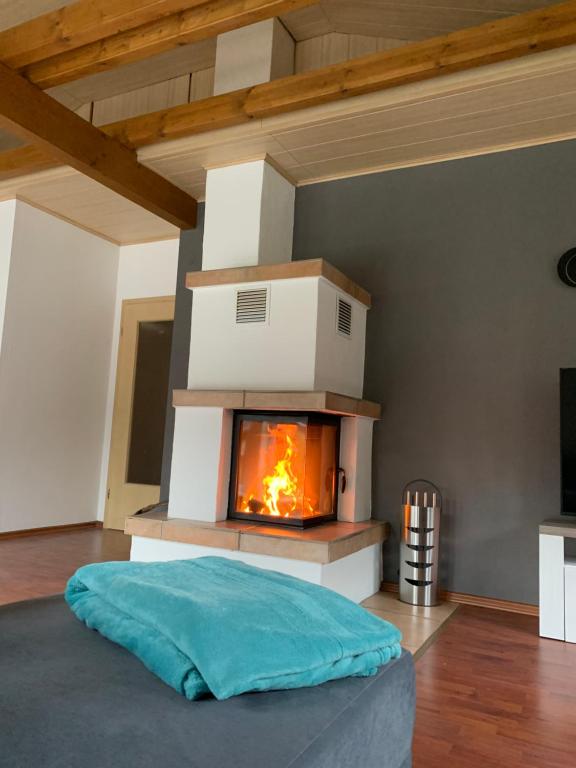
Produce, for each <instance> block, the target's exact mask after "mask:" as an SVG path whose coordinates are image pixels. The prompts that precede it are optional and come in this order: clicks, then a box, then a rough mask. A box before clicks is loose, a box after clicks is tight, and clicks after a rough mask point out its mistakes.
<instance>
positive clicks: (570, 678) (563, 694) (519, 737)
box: [0, 530, 576, 768]
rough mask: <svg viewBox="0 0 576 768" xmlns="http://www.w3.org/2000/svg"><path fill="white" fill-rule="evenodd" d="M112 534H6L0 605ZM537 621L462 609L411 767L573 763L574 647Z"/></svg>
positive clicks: (116, 537)
mask: <svg viewBox="0 0 576 768" xmlns="http://www.w3.org/2000/svg"><path fill="white" fill-rule="evenodd" d="M128 547H129V542H128V539H127V537H125V536H124V535H123V534H122V533H118V532H115V531H99V530H87V531H78V532H74V533H61V534H50V535H44V536H33V537H26V538H21V539H12V540H5V541H1V540H0V603H8V602H13V601H16V600H26V599H29V598H32V597H41V596H43V595H48V594H54V593H56V592H61V591H62V590H63V588H64V585H65V583H66V580H67V579H68V577H69V576H70V575H71V573H72V572H73V571H74V569H75V568H77V567H78V566H80V565H83V564H85V563H89V562H95V561H103V560H123V559H126V558H127V557H128ZM537 627H538V622H537V619H534V618H531V617H527V616H519V615H517V614H509V613H503V612H499V611H489V610H486V609H484V608H469V607H466V606H464V607H461V608H460V609H459V610H458V612H457V613H456V614H455V615H454V616H453V617H452V618H451V620H450V622H449V623H448V624H447V626H446V629H445V630H444V631H443V632H442V633H441V634H440V635H439V636H438V637H437V639H436V640H435V641H434V642H433V643H432V645H431V646H429V647H428V649H427V650H426V651H425V653H424V654H423V655H422V656H421V657H420V658H419V659H418V661H417V662H416V672H417V685H418V706H417V715H416V733H415V738H414V768H448V766H449V768H497V767H498V768H576V645H568V644H565V643H560V642H557V641H554V640H542V639H540V638H539V637H538V634H537Z"/></svg>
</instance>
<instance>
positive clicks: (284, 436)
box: [262, 424, 298, 517]
mask: <svg viewBox="0 0 576 768" xmlns="http://www.w3.org/2000/svg"><path fill="white" fill-rule="evenodd" d="M296 429H297V427H296V425H295V424H278V426H276V427H274V428H269V430H268V431H269V434H271V435H272V436H273V437H274V438H275V439H276V440H280V441H281V440H284V442H285V443H286V448H285V450H284V456H283V457H282V458H281V459H280V460H279V461H278V463H277V464H276V466H275V467H274V472H273V473H272V474H271V475H266V477H265V478H264V479H263V480H262V485H263V486H264V489H265V492H264V504H265V505H266V508H267V509H268V513H269V514H270V515H273V516H274V517H281V515H282V513H281V512H280V509H279V508H278V504H279V502H280V501H282V502H283V506H289V507H290V508H289V510H288V511H287V512H285V513H284V517H290V512H293V511H294V510H295V509H296V492H297V491H298V478H297V477H296V475H295V474H294V470H293V468H292V459H293V457H294V440H293V438H292V436H291V434H290V433H291V432H292V433H293V434H295V432H296Z"/></svg>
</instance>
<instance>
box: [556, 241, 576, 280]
mask: <svg viewBox="0 0 576 768" xmlns="http://www.w3.org/2000/svg"><path fill="white" fill-rule="evenodd" d="M558 277H559V278H560V280H562V282H563V283H566V285H569V286H570V287H571V288H576V248H570V250H569V251H566V253H564V254H563V255H562V256H561V257H560V260H559V261H558Z"/></svg>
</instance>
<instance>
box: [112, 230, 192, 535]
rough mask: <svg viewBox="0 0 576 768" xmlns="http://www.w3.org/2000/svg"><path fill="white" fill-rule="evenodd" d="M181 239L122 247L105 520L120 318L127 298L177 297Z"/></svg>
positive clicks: (118, 284)
mask: <svg viewBox="0 0 576 768" xmlns="http://www.w3.org/2000/svg"><path fill="white" fill-rule="evenodd" d="M178 246H179V241H178V240H163V241H159V242H156V243H146V244H143V245H126V246H123V247H122V248H120V258H119V263H118V282H117V286H116V297H115V308H114V323H113V335H112V351H111V357H110V360H111V364H110V368H109V373H108V394H107V404H106V417H105V423H104V440H103V449H102V466H101V475H100V488H99V493H98V519H99V520H103V519H104V507H105V505H106V490H107V480H108V459H109V455H110V437H111V433H112V414H113V410H114V389H115V386H116V363H117V358H118V341H119V338H120V318H121V314H122V302H123V301H124V299H144V298H148V297H152V296H173V295H174V294H175V293H176V278H177V271H178Z"/></svg>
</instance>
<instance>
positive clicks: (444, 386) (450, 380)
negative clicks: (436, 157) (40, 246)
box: [183, 142, 576, 602]
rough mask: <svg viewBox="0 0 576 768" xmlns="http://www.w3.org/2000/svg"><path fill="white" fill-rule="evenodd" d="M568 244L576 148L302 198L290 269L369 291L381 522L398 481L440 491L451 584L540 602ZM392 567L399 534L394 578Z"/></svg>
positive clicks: (471, 162)
mask: <svg viewBox="0 0 576 768" xmlns="http://www.w3.org/2000/svg"><path fill="white" fill-rule="evenodd" d="M187 237H188V236H185V238H184V239H183V244H184V245H186V242H187ZM198 242H199V241H198V240H197V239H195V240H194V242H193V247H194V249H195V252H196V251H197V249H198V247H199V246H198ZM573 246H576V143H575V142H564V143H559V144H554V145H548V146H544V147H539V148H533V149H526V150H520V151H516V152H508V153H501V154H495V155H490V156H485V157H479V158H472V159H467V160H460V161H453V162H449V163H442V164H437V165H429V166H423V167H420V168H411V169H406V170H399V171H394V172H389V173H384V174H374V175H369V176H363V177H357V178H354V179H349V180H343V181H336V182H330V183H325V184H318V185H314V186H308V187H303V188H300V189H299V190H298V192H297V196H296V226H295V235H294V258H296V259H309V258H316V257H323V258H326V259H327V260H329V261H330V262H332V263H333V264H334V265H336V266H337V267H339V268H340V269H342V270H343V271H344V272H346V274H348V275H349V276H350V277H352V278H353V279H355V280H356V281H357V282H358V283H360V285H362V286H364V287H365V288H367V289H368V290H370V291H371V293H372V297H373V308H372V310H371V311H370V312H369V320H368V340H367V364H366V385H365V396H366V397H368V398H370V399H373V400H377V401H379V402H382V403H383V405H384V415H383V418H382V421H381V422H380V423H379V424H378V425H377V427H376V432H375V444H374V514H375V516H377V517H379V518H381V519H385V520H390V521H391V522H392V523H393V526H394V528H395V530H396V531H397V527H398V521H399V504H400V493H401V489H402V486H403V485H404V484H405V483H406V482H407V481H409V480H411V479H413V478H416V477H426V478H429V479H431V480H433V481H434V482H436V483H437V484H438V485H440V487H441V489H442V491H443V493H444V496H445V499H446V504H445V513H446V514H445V518H444V530H443V569H442V570H443V582H444V586H445V587H446V588H447V589H450V590H454V591H459V592H468V593H472V594H478V595H487V596H492V597H498V598H503V599H509V600H518V601H525V602H536V600H537V571H538V568H537V525H538V522H539V521H540V520H541V519H542V518H544V517H547V516H552V515H556V514H558V511H559V445H558V441H559V420H558V369H559V368H560V367H570V366H576V343H575V340H576V291H573V290H572V289H570V288H567V287H566V286H564V285H563V284H562V283H560V281H559V280H558V278H557V276H556V272H555V269H556V261H557V259H558V257H559V256H560V255H561V254H562V253H563V252H564V251H565V250H567V249H568V248H570V247H573ZM186 250H187V249H186V247H185V248H183V251H186ZM195 258H197V256H195ZM187 322H188V320H187ZM397 567H398V561H397V541H396V538H395V537H394V538H393V540H392V541H391V542H390V545H389V546H388V550H387V557H386V560H385V578H386V579H387V580H393V579H394V578H396V574H397Z"/></svg>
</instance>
